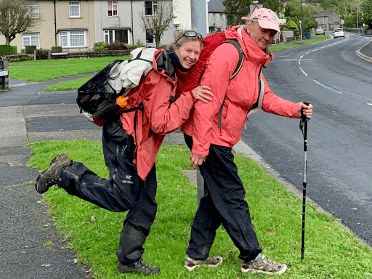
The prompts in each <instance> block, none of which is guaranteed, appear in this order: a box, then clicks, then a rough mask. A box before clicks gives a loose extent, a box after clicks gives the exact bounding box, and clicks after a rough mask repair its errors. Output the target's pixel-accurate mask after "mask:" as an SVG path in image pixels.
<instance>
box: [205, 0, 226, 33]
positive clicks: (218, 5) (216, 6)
mask: <svg viewBox="0 0 372 279" xmlns="http://www.w3.org/2000/svg"><path fill="white" fill-rule="evenodd" d="M222 2H223V0H210V1H209V2H208V27H209V30H208V32H209V33H213V32H217V31H225V30H226V28H227V19H226V14H225V6H224V5H223V3H222Z"/></svg>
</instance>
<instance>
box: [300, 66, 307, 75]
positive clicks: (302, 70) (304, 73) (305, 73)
mask: <svg viewBox="0 0 372 279" xmlns="http://www.w3.org/2000/svg"><path fill="white" fill-rule="evenodd" d="M300 70H301V72H302V73H303V74H304V75H305V76H307V73H305V71H304V70H302V68H301V67H300Z"/></svg>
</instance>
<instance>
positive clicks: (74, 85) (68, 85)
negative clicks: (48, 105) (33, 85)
mask: <svg viewBox="0 0 372 279" xmlns="http://www.w3.org/2000/svg"><path fill="white" fill-rule="evenodd" d="M92 76H93V75H92ZM92 76H87V77H82V78H77V79H73V80H68V81H63V82H59V83H56V84H52V85H50V86H48V87H46V88H45V89H44V91H45V92H49V91H69V90H71V91H73V90H77V89H78V88H79V87H81V86H82V85H83V84H84V83H86V82H87V81H88V80H90V79H91V78H92Z"/></svg>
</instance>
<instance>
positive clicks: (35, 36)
mask: <svg viewBox="0 0 372 279" xmlns="http://www.w3.org/2000/svg"><path fill="white" fill-rule="evenodd" d="M22 44H23V46H22V48H25V47H26V46H36V47H37V48H40V34H39V33H23V34H22Z"/></svg>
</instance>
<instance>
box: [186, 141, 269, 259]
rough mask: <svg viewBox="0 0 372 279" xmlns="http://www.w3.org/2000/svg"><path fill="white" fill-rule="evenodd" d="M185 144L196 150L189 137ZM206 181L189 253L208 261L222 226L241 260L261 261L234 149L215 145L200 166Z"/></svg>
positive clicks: (191, 255) (192, 231)
mask: <svg viewBox="0 0 372 279" xmlns="http://www.w3.org/2000/svg"><path fill="white" fill-rule="evenodd" d="M185 141H186V144H187V145H188V147H189V148H190V150H191V149H192V137H190V136H188V135H186V134H185ZM199 168H200V172H201V174H202V176H203V178H204V195H203V197H202V198H201V199H200V203H199V206H198V209H197V211H196V214H195V217H194V221H193V224H192V226H191V237H190V241H189V246H188V248H187V250H186V253H187V255H189V256H190V257H191V258H193V259H198V260H204V259H206V258H208V256H209V250H210V248H211V246H212V244H213V241H214V238H215V236H216V230H217V229H218V227H219V226H220V225H221V224H222V225H223V226H224V228H225V229H226V232H227V233H228V235H229V236H230V238H231V239H232V241H233V242H234V244H235V246H236V247H237V248H238V249H239V251H240V255H239V258H240V259H242V260H244V261H250V260H253V259H255V258H256V257H257V255H258V254H259V253H261V252H262V249H261V248H260V247H259V244H258V240H257V236H256V232H255V231H254V228H253V225H252V222H251V216H250V214H249V208H248V203H247V202H246V201H245V199H244V198H245V190H244V187H243V183H242V181H241V180H240V178H239V176H238V169H237V167H236V165H235V163H234V155H233V154H232V152H231V148H228V147H223V146H218V145H213V144H212V145H211V146H210V149H209V155H208V156H207V158H206V160H205V162H204V163H203V164H202V165H201V166H199Z"/></svg>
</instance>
